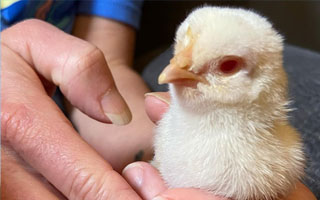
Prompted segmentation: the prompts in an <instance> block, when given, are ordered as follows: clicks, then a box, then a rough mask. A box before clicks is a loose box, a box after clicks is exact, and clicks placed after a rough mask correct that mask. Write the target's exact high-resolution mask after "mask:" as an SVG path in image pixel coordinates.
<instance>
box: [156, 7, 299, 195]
mask: <svg viewBox="0 0 320 200" xmlns="http://www.w3.org/2000/svg"><path fill="white" fill-rule="evenodd" d="M282 40H283V39H282V37H281V35H279V34H278V33H277V32H276V31H275V30H274V29H273V28H272V25H271V24H270V23H269V22H268V21H267V19H266V18H264V17H262V16H260V15H258V14H256V13H254V12H252V11H248V10H244V9H234V8H218V7H202V8H198V9H196V10H194V11H193V12H192V13H191V14H190V15H189V16H188V17H187V18H186V20H185V21H184V22H183V23H182V24H181V25H180V27H179V28H178V30H177V33H176V38H175V52H174V57H173V58H172V60H171V61H170V64H169V65H168V66H167V67H166V68H165V69H164V71H163V72H162V73H161V75H160V76H159V83H169V89H170V94H171V96H172V103H171V105H170V108H169V110H168V112H167V113H166V114H165V116H164V117H163V119H162V120H161V121H160V123H159V125H158V127H157V130H156V135H155V138H154V147H155V157H154V160H153V164H154V165H155V166H156V167H157V168H158V170H159V171H160V173H161V175H162V177H163V178H164V180H165V181H166V182H167V184H168V185H169V186H170V187H194V188H201V189H205V190H208V191H210V192H212V193H214V194H216V195H221V196H224V197H229V198H233V199H236V200H249V199H255V200H257V199H274V198H278V197H281V196H283V195H286V194H287V193H288V192H290V191H291V189H293V188H294V186H295V184H296V183H297V181H298V180H299V179H300V178H301V177H302V175H303V171H304V154H303V149H302V143H301V140H300V136H299V134H298V133H297V132H296V130H295V129H294V128H292V127H291V126H290V125H289V122H288V117H287V113H288V111H289V109H288V104H289V102H288V98H287V77H286V73H285V71H284V69H283V67H282V51H283V43H282Z"/></svg>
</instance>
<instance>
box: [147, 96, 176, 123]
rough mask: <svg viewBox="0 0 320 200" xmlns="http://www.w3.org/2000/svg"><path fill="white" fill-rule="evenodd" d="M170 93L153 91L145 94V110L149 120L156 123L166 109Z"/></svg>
mask: <svg viewBox="0 0 320 200" xmlns="http://www.w3.org/2000/svg"><path fill="white" fill-rule="evenodd" d="M169 104H170V95H169V93H167V92H153V93H146V94H145V107H146V112H147V115H148V116H149V118H150V119H151V121H153V122H154V123H157V122H158V121H159V120H160V119H161V118H162V115H163V114H164V113H165V112H166V111H167V110H168V108H169Z"/></svg>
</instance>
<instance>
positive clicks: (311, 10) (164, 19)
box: [136, 1, 320, 71]
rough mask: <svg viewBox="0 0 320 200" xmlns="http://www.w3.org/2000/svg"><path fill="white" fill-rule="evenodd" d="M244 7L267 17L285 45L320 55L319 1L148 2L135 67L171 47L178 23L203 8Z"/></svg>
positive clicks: (139, 37) (145, 3)
mask: <svg viewBox="0 0 320 200" xmlns="http://www.w3.org/2000/svg"><path fill="white" fill-rule="evenodd" d="M205 4H207V5H214V6H229V7H242V8H247V9H252V10H255V11H256V12H258V13H260V14H262V15H264V16H266V17H267V18H268V19H269V20H270V21H271V22H272V23H273V25H274V27H275V28H276V29H277V30H278V31H279V32H280V33H281V34H282V35H284V36H285V42H286V43H289V44H292V45H296V46H300V47H302V48H307V49H310V50H312V51H316V52H320V1H145V2H144V6H143V12H142V18H141V27H140V30H139V32H138V39H137V46H136V58H137V59H136V66H137V70H139V71H140V70H142V69H141V68H139V67H142V66H145V65H146V64H147V63H148V62H149V61H150V60H151V59H152V58H154V57H155V56H156V55H158V54H159V53H161V52H162V51H164V50H165V49H166V48H168V47H169V46H170V45H171V44H172V43H173V39H174V34H175V31H176V29H177V27H178V26H179V24H180V23H181V22H182V21H183V20H184V19H185V17H186V16H187V15H188V14H189V13H190V12H191V11H192V10H193V9H194V8H196V7H199V6H202V5H205Z"/></svg>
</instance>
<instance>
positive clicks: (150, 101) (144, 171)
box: [123, 92, 316, 200]
mask: <svg viewBox="0 0 320 200" xmlns="http://www.w3.org/2000/svg"><path fill="white" fill-rule="evenodd" d="M145 103H146V111H147V114H148V116H149V117H150V119H151V120H152V121H153V122H155V123H156V122H157V121H159V120H160V119H161V117H162V115H163V114H164V113H165V112H166V110H167V109H168V105H169V103H170V96H169V94H168V93H165V92H157V93H151V94H148V95H147V96H146V100H145ZM123 176H124V177H125V178H126V179H127V181H128V182H129V183H130V185H132V187H133V188H134V189H135V190H136V191H137V193H138V194H139V195H140V196H141V197H142V198H144V199H153V198H154V197H158V199H160V200H161V199H177V200H178V199H183V200H188V199H190V200H191V199H192V200H194V199H201V200H207V199H211V200H222V199H226V198H223V197H217V196H214V195H212V194H209V193H208V192H206V191H203V190H200V189H193V188H168V187H167V186H166V184H165V183H164V181H163V180H162V178H161V176H160V174H159V172H158V171H157V170H156V169H155V168H154V167H152V166H151V165H150V164H148V163H144V162H137V163H132V164H130V165H128V166H127V167H126V168H125V169H124V171H123ZM301 199H304V200H315V199H316V198H315V197H314V195H313V194H312V192H311V191H310V190H309V189H308V188H307V187H306V186H304V185H303V184H302V183H300V182H299V183H298V184H297V185H296V188H295V190H294V191H292V192H291V193H290V195H289V196H288V197H286V198H282V200H301Z"/></svg>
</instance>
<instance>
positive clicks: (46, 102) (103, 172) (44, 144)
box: [1, 45, 139, 199]
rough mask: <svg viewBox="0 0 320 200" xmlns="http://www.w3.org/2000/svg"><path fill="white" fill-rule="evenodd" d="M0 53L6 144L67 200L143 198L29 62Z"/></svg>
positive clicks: (2, 111) (9, 54) (2, 125)
mask: <svg viewBox="0 0 320 200" xmlns="http://www.w3.org/2000/svg"><path fill="white" fill-rule="evenodd" d="M33 48H35V46H33ZM1 49H2V55H1V56H2V59H1V62H2V63H1V67H2V77H1V78H2V80H1V81H2V82H1V85H2V88H1V89H2V91H1V92H2V93H1V94H2V97H1V98H2V99H1V100H2V101H1V108H2V109H1V139H2V142H7V143H8V144H10V145H11V146H12V147H13V148H14V150H15V151H16V152H17V153H18V154H19V155H20V156H21V157H22V158H23V159H24V160H25V161H26V162H27V163H29V164H30V165H31V166H32V167H33V168H34V169H35V170H37V171H38V172H40V173H41V174H42V175H43V176H44V177H45V178H46V179H47V180H48V181H50V183H52V184H53V185H54V186H55V187H56V188H57V189H58V190H59V191H61V192H62V193H63V194H64V195H65V196H66V197H67V198H68V199H139V197H138V195H137V194H136V193H135V192H134V191H133V190H132V188H131V187H130V186H129V185H128V184H127V182H126V181H125V180H124V179H123V178H122V177H121V176H120V175H119V174H118V173H116V172H115V171H113V170H112V168H111V166H110V165H109V164H108V163H106V162H105V161H104V160H103V159H102V158H101V157H100V156H99V155H98V154H97V153H96V152H95V151H94V150H93V149H92V148H90V146H89V145H88V144H87V143H86V142H84V141H83V140H82V139H81V138H80V136H79V135H78V134H77V133H76V132H75V130H74V129H73V128H72V125H71V124H70V122H69V121H68V120H67V119H66V118H65V116H64V115H63V114H62V112H61V111H60V110H59V108H58V107H57V105H56V104H55V103H54V102H53V101H52V100H51V98H50V97H49V96H48V95H47V94H46V91H45V89H44V88H43V86H42V85H41V81H40V80H39V77H38V76H37V74H36V72H34V70H33V69H32V68H31V67H30V66H29V65H28V63H26V62H25V61H24V60H23V59H22V58H21V56H19V55H17V54H16V53H15V52H13V51H12V50H11V49H10V48H7V47H6V46H3V45H2V48H1ZM49 57H50V56H49Z"/></svg>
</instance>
